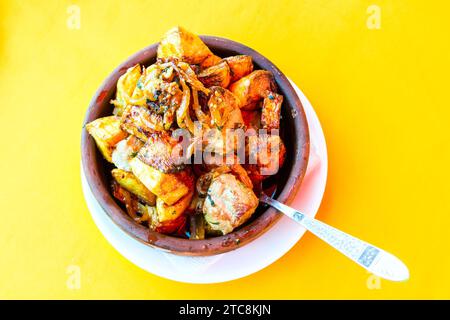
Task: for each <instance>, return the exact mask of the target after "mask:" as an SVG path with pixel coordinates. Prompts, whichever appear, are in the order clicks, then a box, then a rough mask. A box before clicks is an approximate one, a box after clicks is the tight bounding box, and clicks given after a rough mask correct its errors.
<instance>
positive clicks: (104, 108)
mask: <svg viewBox="0 0 450 320" xmlns="http://www.w3.org/2000/svg"><path fill="white" fill-rule="evenodd" d="M201 38H202V40H203V41H204V42H205V43H206V45H207V46H208V47H209V48H210V49H211V50H212V51H213V52H214V53H215V54H217V55H219V56H222V57H226V56H232V55H237V54H245V55H249V56H252V57H253V63H254V66H255V69H265V70H269V71H271V72H272V73H273V75H274V76H275V80H276V83H277V85H278V91H279V93H281V94H282V95H283V96H284V102H283V108H282V121H281V128H280V131H281V134H282V138H283V141H284V142H285V145H286V148H287V157H286V161H285V163H284V165H283V167H282V168H281V170H280V172H279V173H278V174H277V177H276V180H277V185H278V188H277V191H276V192H275V195H274V197H275V198H276V199H278V200H279V201H281V202H283V203H286V204H289V203H290V202H291V200H292V199H293V197H294V195H295V193H296V192H297V190H298V189H299V187H300V185H301V183H302V179H303V176H304V174H305V171H306V166H307V162H308V155H309V131H308V124H307V122H306V117H305V113H304V110H303V106H302V104H301V102H300V100H299V98H298V96H297V94H296V93H295V91H294V89H293V88H292V86H291V84H290V83H289V81H288V79H287V78H286V76H285V75H284V74H283V73H282V72H281V71H280V70H279V69H278V68H277V67H276V66H275V65H274V64H273V63H272V62H270V61H269V60H268V59H266V58H265V57H263V56H262V55H261V54H259V53H258V52H256V51H254V50H253V49H250V48H249V47H246V46H244V45H242V44H240V43H237V42H234V41H231V40H228V39H223V38H218V37H212V36H202V37H201ZM157 46H158V44H152V45H150V46H148V47H147V48H145V49H143V50H141V51H139V52H138V53H136V54H134V55H133V56H131V57H130V58H129V59H127V60H126V61H125V62H124V63H123V64H122V65H120V66H119V67H118V68H117V69H115V70H114V71H113V72H112V73H111V74H110V75H109V77H108V78H106V80H105V81H104V82H103V84H102V85H101V86H100V88H99V89H98V90H97V92H96V94H95V95H94V97H93V98H92V101H91V104H90V105H89V108H88V110H87V113H86V117H85V119H84V124H86V123H89V122H91V121H92V120H95V119H97V118H100V117H104V116H108V115H110V114H111V112H112V109H113V108H112V106H111V105H110V103H109V101H110V100H111V99H113V97H114V95H115V92H116V83H117V80H118V79H119V77H120V76H121V75H122V74H123V73H125V71H126V70H127V69H128V68H129V67H132V66H133V65H135V64H137V63H140V64H143V65H146V66H148V65H150V64H152V63H154V62H155V59H156V49H157ZM81 156H82V163H83V169H84V173H85V175H86V179H87V182H88V184H89V187H90V188H91V191H92V193H93V194H94V196H95V198H96V199H97V201H98V202H99V204H100V206H101V207H102V208H103V209H104V211H105V212H106V214H108V216H109V217H110V218H111V219H112V221H113V222H114V223H115V224H117V225H118V226H119V227H120V228H121V229H122V230H123V231H125V232H126V233H127V234H128V235H130V236H132V237H133V238H135V239H137V240H139V241H141V242H143V243H145V244H147V245H149V246H151V247H155V248H158V249H161V250H165V251H168V252H171V253H174V254H179V255H190V256H207V255H214V254H220V253H224V252H227V251H231V250H234V249H237V248H239V247H242V246H244V245H246V244H247V243H249V242H251V241H252V240H254V239H256V238H257V237H259V236H260V235H262V234H263V233H264V232H265V231H267V230H268V229H269V228H270V227H271V226H272V225H273V224H274V223H275V222H276V221H277V220H278V219H279V218H280V217H281V214H280V213H278V212H277V211H276V210H275V209H273V208H269V207H267V206H263V205H260V206H259V207H258V209H257V211H256V212H255V213H254V216H253V217H252V219H251V220H250V221H249V222H247V223H246V224H244V225H243V226H241V227H239V228H237V229H236V230H235V231H233V232H232V233H230V234H227V235H225V236H220V237H214V238H208V239H205V240H188V239H182V238H177V237H172V236H168V235H164V234H160V233H157V232H154V231H151V230H149V229H148V228H147V227H145V226H142V225H140V224H138V223H136V222H135V221H133V220H132V219H131V218H130V217H129V216H128V215H127V213H126V212H125V211H124V210H123V209H122V208H121V207H120V206H119V205H118V203H117V202H116V201H115V199H114V198H113V196H112V194H111V191H110V178H111V177H110V170H111V165H110V164H108V163H107V162H106V161H105V160H104V159H103V157H102V156H101V154H100V152H99V151H98V150H97V147H96V145H95V142H94V140H93V139H92V138H91V137H90V136H89V134H88V133H87V131H86V130H85V129H83V132H82V138H81Z"/></svg>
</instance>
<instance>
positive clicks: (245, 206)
mask: <svg viewBox="0 0 450 320" xmlns="http://www.w3.org/2000/svg"><path fill="white" fill-rule="evenodd" d="M258 203H259V202H258V198H257V197H256V195H255V193H254V192H253V191H252V189H250V188H248V187H246V186H245V185H244V184H243V183H241V182H240V181H239V180H237V179H236V177H235V176H233V175H232V174H228V173H226V174H222V175H220V176H218V177H217V178H215V179H214V180H213V181H212V182H211V185H210V186H209V189H208V193H207V196H206V199H205V202H204V204H203V214H204V217H205V221H206V223H207V224H208V225H209V226H210V228H211V229H213V230H218V231H221V232H222V233H223V234H227V233H230V232H231V231H233V229H235V228H236V227H238V226H240V225H241V224H243V223H244V222H245V221H246V220H247V219H248V218H249V217H250V216H251V215H252V214H253V212H255V210H256V208H257V207H258Z"/></svg>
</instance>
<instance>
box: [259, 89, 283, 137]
mask: <svg viewBox="0 0 450 320" xmlns="http://www.w3.org/2000/svg"><path fill="white" fill-rule="evenodd" d="M282 103H283V96H282V95H279V94H276V93H273V92H270V93H269V94H268V95H267V97H265V98H264V103H263V107H262V111H261V125H262V127H263V128H264V129H266V130H267V131H269V132H270V130H272V129H279V128H280V114H281V105H282Z"/></svg>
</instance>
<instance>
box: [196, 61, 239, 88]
mask: <svg viewBox="0 0 450 320" xmlns="http://www.w3.org/2000/svg"><path fill="white" fill-rule="evenodd" d="M197 77H198V80H200V81H201V83H203V84H204V85H205V87H207V88H209V87H212V86H220V87H223V88H226V87H228V85H229V84H230V79H231V76H230V67H229V66H228V64H227V63H226V62H225V61H222V62H220V63H219V64H216V65H214V66H211V67H209V68H206V69H205V70H203V71H201V72H200V73H199V74H198V76H197Z"/></svg>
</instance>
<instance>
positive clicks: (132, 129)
mask: <svg viewBox="0 0 450 320" xmlns="http://www.w3.org/2000/svg"><path fill="white" fill-rule="evenodd" d="M121 123H122V125H121V127H122V129H123V130H125V131H126V132H128V133H129V134H132V135H135V136H136V137H138V138H139V139H141V140H142V141H147V139H148V137H149V136H150V135H151V134H152V133H154V132H155V131H164V124H163V116H162V115H160V114H156V113H154V112H151V111H150V110H149V109H147V108H146V107H141V106H128V107H127V108H126V109H125V112H124V113H123V115H122V118H121Z"/></svg>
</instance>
